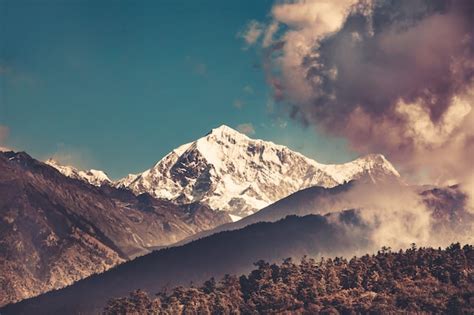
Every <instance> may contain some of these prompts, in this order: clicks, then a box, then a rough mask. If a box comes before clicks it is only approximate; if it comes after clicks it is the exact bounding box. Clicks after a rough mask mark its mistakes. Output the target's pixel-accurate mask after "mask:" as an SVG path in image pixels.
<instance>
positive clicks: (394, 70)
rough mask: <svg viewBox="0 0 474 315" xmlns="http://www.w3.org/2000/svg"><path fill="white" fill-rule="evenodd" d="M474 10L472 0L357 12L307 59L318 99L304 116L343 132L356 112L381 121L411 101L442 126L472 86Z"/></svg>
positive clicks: (386, 4) (394, 4)
mask: <svg viewBox="0 0 474 315" xmlns="http://www.w3.org/2000/svg"><path fill="white" fill-rule="evenodd" d="M473 8H474V1H468V0H466V1H413V0H410V1H376V2H375V3H374V4H373V5H372V6H371V5H367V4H366V5H361V4H360V5H358V6H355V7H354V8H353V9H352V12H351V13H350V14H349V15H348V17H347V18H346V20H345V22H344V24H343V26H342V28H341V29H340V30H339V31H337V32H336V33H334V34H332V35H330V36H327V37H325V38H323V39H321V40H320V41H319V43H317V45H316V48H315V49H314V52H315V53H316V57H311V56H307V57H306V58H304V60H303V69H304V70H305V71H306V79H307V81H308V82H309V84H310V85H311V86H312V89H313V92H314V93H313V95H312V100H311V105H312V106H310V107H308V106H304V107H302V110H303V113H302V115H303V116H304V117H305V119H308V117H307V116H308V115H309V116H310V119H311V120H314V121H316V122H323V124H324V126H325V127H326V128H327V129H329V130H332V129H335V130H340V129H339V128H340V125H341V124H342V125H344V124H346V123H347V119H349V117H350V114H351V113H352V112H353V110H355V109H356V108H361V109H362V110H364V111H365V112H366V113H367V114H368V115H370V116H373V117H380V116H383V115H387V114H388V115H390V112H391V111H392V110H393V109H394V106H395V105H396V104H397V103H398V102H400V101H404V102H405V103H414V102H417V103H418V104H421V105H422V106H424V107H425V109H426V110H427V111H428V113H429V116H430V119H431V120H432V121H433V122H437V121H438V120H439V119H440V117H441V116H442V115H443V114H444V113H445V112H446V110H447V109H448V107H449V106H450V103H451V99H452V97H453V96H454V95H456V94H457V93H460V92H462V91H463V89H465V88H466V86H468V85H469V84H471V83H472V80H473V76H474V63H473V60H474V38H473V29H474V9H473Z"/></svg>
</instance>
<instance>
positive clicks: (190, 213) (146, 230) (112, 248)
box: [0, 152, 230, 305]
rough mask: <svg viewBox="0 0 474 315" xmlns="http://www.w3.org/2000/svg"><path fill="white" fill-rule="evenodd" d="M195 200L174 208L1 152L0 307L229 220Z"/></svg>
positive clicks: (102, 269)
mask: <svg viewBox="0 0 474 315" xmlns="http://www.w3.org/2000/svg"><path fill="white" fill-rule="evenodd" d="M229 221H230V218H229V216H228V215H227V214H224V213H219V212H215V211H213V210H211V209H209V208H208V207H206V206H204V205H200V204H192V205H183V206H176V205H175V204H173V203H170V202H168V201H164V200H157V199H155V198H153V197H151V196H150V195H148V194H142V195H139V196H135V195H134V194H133V193H131V192H130V191H128V190H124V189H122V190H120V189H116V188H113V187H110V186H107V185H103V186H101V187H96V186H93V185H90V184H88V183H86V182H85V181H83V180H78V179H73V178H69V177H66V176H64V175H62V174H61V173H60V172H58V171H57V170H56V169H55V168H53V167H51V166H48V165H47V164H44V163H41V162H39V161H37V160H35V159H33V158H31V157H30V156H29V155H27V154H26V153H22V152H20V153H15V152H2V153H0V305H5V304H7V303H10V302H15V301H19V300H21V299H24V298H27V297H32V296H35V295H38V294H40V293H43V292H46V291H49V290H52V289H58V288H61V287H64V286H66V285H69V284H72V283H73V282H75V281H77V280H80V279H82V278H85V277H87V276H90V275H91V274H95V273H101V272H103V271H105V270H107V269H109V268H111V267H113V266H115V265H117V264H120V263H122V262H124V261H126V260H129V259H131V258H134V257H136V256H139V255H143V254H146V253H148V252H150V251H151V250H152V249H154V248H158V247H162V246H166V245H169V244H172V243H175V242H177V241H179V240H181V239H183V238H185V237H188V236H190V235H192V234H194V233H197V232H200V231H203V230H206V229H210V228H213V227H215V226H217V225H220V224H223V223H227V222H229Z"/></svg>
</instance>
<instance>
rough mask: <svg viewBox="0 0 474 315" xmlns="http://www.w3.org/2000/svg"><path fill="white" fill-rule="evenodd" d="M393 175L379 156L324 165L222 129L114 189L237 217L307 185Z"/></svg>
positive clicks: (326, 184)
mask: <svg viewBox="0 0 474 315" xmlns="http://www.w3.org/2000/svg"><path fill="white" fill-rule="evenodd" d="M399 176H400V175H399V174H398V172H397V171H396V170H395V168H394V167H393V166H392V164H390V162H388V161H387V159H386V158H385V157H384V156H383V155H380V154H371V155H367V156H365V157H361V158H359V159H356V160H354V161H352V162H349V163H344V164H335V165H325V164H321V163H318V162H316V161H314V160H312V159H309V158H307V157H305V156H304V155H302V154H300V153H297V152H294V151H292V150H290V149H289V148H287V147H285V146H282V145H277V144H274V143H272V142H269V141H263V140H256V139H251V138H249V137H247V136H246V135H244V134H241V133H239V132H238V131H236V130H234V129H232V128H230V127H228V126H225V125H223V126H221V127H219V128H215V129H212V131H211V132H210V133H208V134H207V135H206V136H204V137H202V138H200V139H198V140H196V141H194V142H191V143H187V144H185V145H182V146H180V147H178V148H177V149H175V150H173V151H171V152H170V153H169V154H168V155H166V156H165V157H164V158H163V159H161V160H160V161H159V162H158V163H156V164H155V165H154V166H153V167H152V168H151V169H149V170H146V171H144V172H143V173H141V174H131V175H129V176H127V177H126V178H124V179H121V180H119V181H117V182H115V185H116V186H120V187H126V188H129V189H131V190H132V191H133V192H135V193H137V194H139V193H144V192H147V193H150V194H151V195H153V196H155V197H158V198H165V199H169V200H172V201H174V202H176V203H189V202H197V201H199V202H202V203H205V204H207V205H209V206H210V207H211V208H212V209H215V210H225V211H228V212H229V213H230V214H232V215H233V217H234V218H238V217H243V216H247V215H249V214H252V213H254V212H255V211H257V210H259V209H261V208H263V207H265V206H267V205H269V204H271V203H273V202H275V201H277V200H279V199H281V198H283V197H286V196H287V195H289V194H291V193H294V192H296V191H298V190H301V189H303V188H307V187H310V186H315V185H318V186H324V187H333V186H336V185H338V184H341V183H344V182H345V181H350V180H353V179H365V180H371V181H373V182H377V181H382V180H386V179H387V178H398V177H399Z"/></svg>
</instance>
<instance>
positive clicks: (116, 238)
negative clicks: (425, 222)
mask: <svg viewBox="0 0 474 315" xmlns="http://www.w3.org/2000/svg"><path fill="white" fill-rule="evenodd" d="M354 180H355V181H356V182H357V183H359V184H361V185H364V186H366V187H370V188H369V189H371V190H373V191H377V189H379V187H381V186H383V185H385V184H387V183H390V184H394V185H398V186H404V184H403V181H402V179H401V178H400V175H399V174H398V172H397V171H396V170H395V168H394V167H393V166H392V165H391V164H390V162H388V161H387V160H386V159H385V157H384V156H382V155H379V154H372V155H368V156H365V157H361V158H359V159H357V160H355V161H352V162H349V163H344V164H339V165H325V164H321V163H318V162H316V161H313V160H311V159H309V158H307V157H305V156H303V155H301V154H300V153H297V152H294V151H292V150H290V149H288V148H287V147H284V146H280V145H276V144H274V143H272V142H268V141H263V140H254V139H250V138H249V137H247V136H245V135H243V134H241V133H239V132H237V131H235V130H233V129H232V128H229V127H227V126H221V127H219V128H215V129H213V130H212V131H211V132H209V133H208V134H207V135H206V136H204V137H202V138H200V139H198V140H196V141H194V142H191V143H188V144H185V145H182V146H180V147H178V148H177V149H175V150H173V151H172V152H171V153H169V154H167V155H166V156H165V157H164V158H163V159H161V160H160V161H159V162H157V163H156V164H155V165H154V166H153V167H152V168H151V169H149V170H146V171H144V172H142V173H140V174H135V175H133V174H131V175H129V176H127V177H125V178H123V179H119V180H117V181H113V180H110V179H109V177H108V176H107V175H106V174H105V172H103V171H99V170H88V171H84V170H79V169H77V168H75V167H73V166H66V165H61V164H60V163H58V162H56V161H54V160H52V159H49V160H47V161H45V162H44V163H43V162H40V161H38V160H35V159H34V158H32V157H30V156H29V155H28V154H26V153H24V152H13V151H8V152H2V153H0V211H1V212H0V215H1V219H2V220H1V221H0V234H1V235H0V236H1V241H0V242H1V244H2V246H1V251H0V269H1V270H0V271H1V273H2V275H4V276H2V277H1V278H0V287H1V289H2V291H1V293H0V305H4V304H7V303H11V302H15V301H19V300H22V299H25V298H28V297H33V296H36V295H38V294H41V293H44V292H47V291H50V290H54V289H59V288H62V287H64V286H67V285H71V284H73V283H74V282H76V281H78V280H80V279H83V278H86V277H89V276H91V275H93V274H96V273H103V272H104V271H106V270H108V269H110V268H112V267H115V266H117V265H119V264H123V263H125V262H127V261H130V260H133V259H139V260H137V261H141V260H140V259H142V258H136V257H138V256H143V255H147V256H148V255H149V254H150V252H152V251H154V250H158V249H160V248H163V247H167V246H177V245H181V244H185V243H189V242H192V241H193V240H197V239H200V238H203V239H206V238H207V237H211V236H212V235H213V234H214V235H216V233H217V234H219V232H224V231H229V230H235V231H236V234H232V235H236V236H235V239H233V240H232V242H229V243H228V246H230V248H232V247H233V246H237V245H236V242H238V239H240V237H241V236H240V235H241V234H239V233H244V234H246V232H238V231H240V230H241V229H244V230H245V229H247V228H248V227H249V226H251V225H253V224H260V223H261V222H270V223H275V222H277V221H279V220H282V222H293V223H291V224H290V227H286V223H278V224H276V225H270V226H271V227H272V228H271V229H273V227H278V228H277V230H275V232H271V233H270V232H269V234H268V237H269V239H267V236H265V237H264V238H262V239H261V242H260V243H259V242H258V241H257V240H258V237H257V240H256V242H257V243H255V245H250V243H251V242H250V240H249V241H248V242H247V241H246V242H244V243H242V246H243V247H242V249H241V250H239V251H243V250H247V249H248V248H249V246H254V247H255V251H250V252H249V254H248V255H247V254H246V255H245V256H244V257H243V258H245V262H244V261H241V260H239V259H237V260H236V262H235V263H231V262H230V261H229V260H223V259H222V258H219V256H220V255H230V254H229V253H227V252H222V250H221V249H217V248H216V249H212V248H209V249H206V250H204V249H203V253H206V254H205V255H208V258H209V259H211V258H212V259H215V260H222V263H223V264H228V265H229V268H230V267H231V266H234V267H235V268H233V269H232V268H230V269H226V268H227V267H226V268H224V269H222V268H221V269H220V267H218V266H216V265H215V264H213V263H210V262H209V263H208V266H203V267H202V268H204V269H203V270H201V271H199V270H196V273H197V274H199V277H201V274H202V277H203V278H202V279H205V278H207V277H208V276H209V275H210V273H209V272H205V269H206V268H208V269H206V270H208V271H209V270H215V271H216V272H217V271H219V270H222V271H229V272H240V271H241V269H242V268H243V269H242V270H244V269H245V268H247V267H248V263H250V264H251V260H256V259H259V258H268V259H280V258H284V257H283V256H285V255H286V256H288V255H289V256H291V255H296V251H297V252H298V253H299V252H300V251H299V250H297V249H298V248H306V247H305V246H316V245H314V244H312V243H310V244H308V245H302V244H303V239H304V237H305V235H306V236H307V237H308V239H313V240H314V242H316V243H317V244H319V245H317V246H320V245H321V244H323V243H324V242H326V241H327V240H328V239H326V238H328V237H329V238H330V239H332V241H334V240H335V239H340V240H341V242H342V243H343V244H348V242H349V243H351V242H352V241H353V240H351V239H350V237H347V238H346V237H345V236H344V235H346V234H347V233H349V232H350V233H353V231H349V232H348V231H345V230H344V232H341V235H338V236H330V234H327V235H326V236H325V237H326V238H325V237H324V236H323V235H322V234H318V237H317V238H316V239H315V238H314V237H313V236H311V233H313V232H310V230H311V229H309V228H308V230H307V231H306V230H304V229H303V230H302V233H300V234H298V235H299V236H298V237H299V238H298V242H300V243H301V244H300V243H298V244H299V245H295V243H292V241H291V240H292V238H291V237H289V238H288V241H284V239H283V234H282V235H281V236H277V234H272V233H280V232H284V231H286V232H285V233H286V234H285V235H287V234H288V233H290V234H291V233H292V232H290V231H294V229H297V227H296V225H297V224H294V222H295V221H294V220H293V221H291V220H290V221H286V219H285V218H286V217H287V216H288V215H298V216H307V215H312V216H316V217H317V219H316V221H317V222H318V223H317V226H314V228H315V229H321V231H323V230H324V229H326V227H327V228H330V229H332V228H337V229H340V228H341V227H340V226H339V225H338V226H334V225H333V224H334V222H333V221H331V220H332V219H331V218H339V217H340V215H341V214H337V213H339V212H340V211H342V210H347V209H354V210H352V211H356V212H350V211H349V212H346V213H347V215H346V217H347V216H350V215H349V214H350V213H352V218H354V220H355V221H354V222H352V223H351V224H352V225H354V224H356V225H360V222H361V221H360V220H359V219H360V218H358V215H354V213H355V214H357V213H358V212H357V211H358V209H359V208H363V206H364V205H362V204H358V203H357V202H355V201H354V199H351V198H349V197H348V196H349V194H348V193H347V192H349V191H353V186H354V182H353V181H354ZM423 191H424V192H425V191H426V190H423ZM433 196H434V195H433V194H428V193H427V195H426V198H428V197H430V198H431V199H433V200H434V201H433V204H435V205H436V204H438V203H437V202H438V201H437V200H438V199H440V198H438V197H437V196H434V197H433ZM447 196H450V195H449V194H448V195H446V196H443V197H442V198H441V199H443V200H445V199H447V198H448V197H447ZM441 208H443V207H441ZM258 210H260V211H258ZM331 213H334V214H331ZM440 215H441V217H442V214H440ZM443 218H444V219H446V217H443ZM239 220H240V221H239ZM298 220H299V219H298ZM305 220H309V221H311V220H312V219H304V220H303V221H305ZM321 220H322V221H321ZM328 220H329V221H328ZM232 221H236V222H234V223H232ZM298 222H300V221H298ZM311 222H313V221H311ZM302 224H303V223H302ZM303 225H304V224H303ZM264 226H267V225H264ZM259 229H260V228H255V227H253V228H252V229H251V230H252V231H254V232H252V233H257V235H258V233H259V232H258V230H259ZM278 229H281V231H278ZM355 230H357V229H355ZM277 231H278V232H277ZM315 232H316V231H315ZM317 233H319V232H317ZM328 233H329V232H328ZM331 233H332V232H331ZM345 233H346V234H345ZM364 233H365V232H364ZM278 235H280V234H278ZM351 235H352V234H351ZM361 235H362V234H360V235H357V237H356V238H355V239H357V240H359V241H360V240H361V239H359V238H358V237H360V236H361ZM242 237H243V236H242ZM259 237H260V236H259ZM272 237H275V238H276V239H280V240H281V241H284V244H278V245H277V244H273V243H272V242H271V241H270V239H271V238H272ZM354 237H355V236H354ZM355 239H354V240H355ZM206 242H207V241H206ZM234 243H235V244H234ZM222 244H224V243H222ZM270 244H273V245H270ZM351 244H353V243H351ZM354 244H355V243H354ZM354 244H353V245H351V246H349V247H350V248H349V249H350V250H351V251H352V250H354V248H357V246H358V245H357V246H356V245H354ZM357 244H360V242H358V243H357ZM333 245H334V246H336V245H335V244H333ZM193 246H197V245H193ZM219 246H221V245H219ZM222 246H224V245H222ZM265 246H270V247H269V248H268V250H269V252H268V255H267V254H266V256H265V257H259V255H260V254H262V253H265V250H266V249H265V250H264V249H263V248H264V247H265ZM278 246H281V247H282V248H283V249H282V250H281V251H280V252H279V254H278V255H275V251H274V248H277V247H278ZM292 246H296V247H295V248H294V249H292V248H293V247H292ZM325 246H326V245H325ZM328 246H329V245H328ZM354 246H355V247H354ZM336 247H337V246H336ZM193 248H194V247H193ZM198 248H200V247H199V246H198ZM245 248H247V249H245ZM272 248H273V249H272ZM318 248H320V247H318ZM324 248H326V247H324ZM324 248H323V249H324ZM328 248H329V247H328ZM323 249H321V248H320V249H318V250H317V251H314V250H309V249H308V250H303V251H302V253H307V254H311V255H317V254H320V253H321V252H324V251H326V249H324V250H323ZM295 250H296V251H295ZM196 253H197V252H194V254H195V255H198V254H196ZM259 253H260V254H259ZM338 253H339V252H338ZM153 254H155V253H154V252H153ZM157 255H158V254H157ZM159 255H163V254H159ZM166 255H168V254H166ZM166 255H165V256H166ZM160 257H161V256H160ZM229 257H234V256H233V255H230V256H229ZM208 258H206V259H208ZM143 259H145V258H143ZM147 259H151V258H147ZM173 259H174V258H173ZM185 259H186V260H191V261H192V259H193V258H192V257H191V256H189V257H188V256H186V258H185ZM212 259H211V260H212ZM229 259H230V258H229ZM160 261H161V260H160ZM171 261H172V262H173V264H177V266H179V263H178V262H177V261H175V260H171ZM168 263H169V261H168V262H166V264H168ZM159 264H162V263H161V262H160V263H159ZM166 264H165V265H166ZM166 266H167V265H166ZM237 267H239V268H241V269H237ZM150 268H151V267H150ZM173 270H174V269H173ZM245 270H247V269H245ZM150 272H151V271H150ZM160 272H164V273H166V271H165V270H161V271H160ZM181 272H184V271H181ZM189 272H191V271H189ZM173 274H174V277H175V280H176V281H175V282H176V283H179V281H181V282H183V281H189V279H194V278H192V277H191V278H189V277H188V276H189V275H188V274H187V273H186V275H187V276H186V277H184V275H183V276H180V275H179V271H178V270H176V271H174V273H173V272H170V273H169V275H170V277H171V276H172V275H173ZM148 275H151V276H152V278H153V279H154V280H153V281H156V277H162V276H161V274H154V273H151V274H148ZM216 275H217V274H216ZM144 276H145V278H146V275H144ZM107 277H108V276H107ZM137 277H138V279H142V278H141V277H142V275H139V276H137ZM199 277H198V278H196V279H195V280H196V281H199V280H200V279H201V278H199ZM165 278H166V277H165ZM124 279H127V278H124ZM166 279H167V278H166ZM180 279H181V280H180ZM178 280H179V281H178ZM160 281H161V280H160ZM160 281H159V282H158V283H159V284H160V283H162V282H160ZM175 282H173V283H175ZM132 283H137V285H142V283H141V282H140V281H137V282H133V281H132V282H130V284H132ZM160 285H161V284H160ZM107 286H108V284H107ZM137 288H139V287H137ZM74 290H75V289H74ZM107 290H111V291H110V292H117V293H120V294H122V293H124V292H125V291H120V292H118V291H114V290H112V289H110V288H109V287H107ZM124 290H127V291H126V292H128V291H129V290H130V287H129V286H124ZM66 292H68V291H66ZM91 292H94V290H91ZM126 292H125V293H126ZM81 294H82V293H81ZM105 297H107V298H108V297H109V295H107V296H105ZM101 302H103V300H101Z"/></svg>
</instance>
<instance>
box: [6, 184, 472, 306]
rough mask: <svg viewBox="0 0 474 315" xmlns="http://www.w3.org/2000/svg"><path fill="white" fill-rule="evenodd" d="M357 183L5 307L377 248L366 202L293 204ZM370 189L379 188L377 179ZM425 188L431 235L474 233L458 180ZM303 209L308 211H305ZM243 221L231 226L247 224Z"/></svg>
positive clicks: (94, 300) (104, 297)
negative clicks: (336, 207) (327, 207)
mask: <svg viewBox="0 0 474 315" xmlns="http://www.w3.org/2000/svg"><path fill="white" fill-rule="evenodd" d="M354 187H355V186H354V183H350V184H346V185H343V186H338V187H334V188H310V189H306V190H303V191H301V192H297V193H295V194H293V195H291V196H289V197H287V198H286V199H285V200H284V201H282V202H278V203H276V204H274V205H271V206H269V207H268V208H267V212H268V213H272V212H273V213H276V214H275V216H273V217H272V218H273V219H275V221H274V222H258V223H253V224H250V225H247V226H245V227H238V228H236V229H232V228H230V229H229V230H224V231H218V230H215V231H214V232H215V233H213V234H212V235H209V236H203V237H201V238H200V239H197V240H193V241H191V242H189V243H187V244H185V245H182V246H174V247H172V248H167V249H162V250H158V251H155V252H152V253H150V254H148V255H145V256H142V257H138V258H136V259H135V260H133V261H130V262H127V263H124V264H121V265H119V266H117V267H116V268H113V269H111V270H109V271H107V272H105V273H102V274H99V275H94V276H92V277H89V278H87V279H84V280H82V281H79V282H77V283H75V284H74V285H72V286H70V287H67V288H64V289H62V290H58V291H54V292H49V293H46V294H44V295H41V296H39V297H37V298H33V299H28V300H25V301H22V302H20V303H17V304H14V305H10V306H7V307H5V308H3V309H0V312H2V314H37V313H41V314H97V313H98V312H100V311H101V310H102V309H103V308H104V306H105V304H106V303H107V301H108V300H109V299H111V298H116V297H120V296H124V295H127V294H128V293H129V292H132V291H134V290H137V289H141V290H145V291H146V292H149V293H150V294H154V293H157V292H159V291H163V290H165V291H166V289H167V288H168V289H170V288H172V287H175V286H192V285H195V284H197V285H200V284H201V283H202V282H203V281H204V280H207V279H209V278H211V277H215V278H218V277H222V276H224V275H225V274H235V275H240V274H242V273H247V272H249V271H250V270H251V269H252V268H253V266H254V263H255V262H257V261H259V260H261V259H263V260H265V261H268V262H270V263H272V262H281V261H282V260H283V259H285V258H287V257H292V258H294V259H296V260H297V259H298V258H301V257H303V256H305V255H307V256H309V257H316V258H318V259H320V258H321V257H334V256H341V255H342V256H345V257H352V256H353V255H356V254H363V253H367V252H374V251H376V250H377V249H380V247H377V246H378V245H379V244H377V240H376V239H374V237H373V236H374V235H376V233H374V232H376V230H377V229H379V228H383V227H379V226H377V223H371V222H367V221H366V220H365V218H364V215H363V209H361V210H356V209H350V210H343V211H338V212H332V213H328V214H324V215H322V214H307V215H303V216H296V215H292V211H293V210H292V209H294V208H297V210H296V212H298V211H300V210H301V205H302V202H303V201H304V200H308V201H311V200H315V201H316V200H321V198H324V197H327V196H338V195H341V194H346V193H348V192H350V191H351V190H352V189H354ZM372 188H374V189H377V186H372ZM420 194H421V196H422V197H423V200H425V202H426V203H427V204H430V205H431V207H430V208H429V211H430V216H431V218H432V225H431V226H430V229H431V230H432V233H433V235H434V234H436V233H441V234H443V235H445V236H446V237H447V236H448V233H447V232H449V231H453V230H457V229H465V230H466V233H468V234H469V233H470V232H469V230H468V228H469V227H472V224H473V223H474V215H473V214H470V213H469V212H468V211H467V210H466V208H465V195H463V194H462V193H461V192H459V191H458V189H457V188H456V187H452V188H445V189H439V188H435V189H428V190H423V191H422V192H421V193H420ZM292 205H293V206H295V207H292ZM298 205H299V206H298ZM283 209H286V212H285V211H284V210H283ZM298 209H300V210H298ZM441 209H444V210H441ZM313 211H314V212H315V213H316V212H318V211H319V209H318V208H317V207H316V208H313ZM303 212H305V213H309V212H308V211H307V210H303ZM303 212H302V213H303ZM285 214H289V215H285ZM278 217H282V218H281V219H277V218H278ZM249 218H250V217H249ZM243 220H245V219H243ZM243 220H242V221H239V222H235V223H231V225H238V224H241V222H243ZM460 222H462V223H461V224H460ZM471 231H472V230H471ZM446 242H447V243H448V244H449V242H450V240H449V239H447V238H446Z"/></svg>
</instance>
